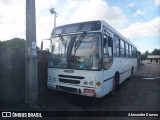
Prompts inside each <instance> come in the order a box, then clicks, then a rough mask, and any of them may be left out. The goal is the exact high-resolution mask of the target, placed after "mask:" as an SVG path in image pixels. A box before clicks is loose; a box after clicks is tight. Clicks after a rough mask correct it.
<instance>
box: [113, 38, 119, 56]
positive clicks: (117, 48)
mask: <svg viewBox="0 0 160 120" xmlns="http://www.w3.org/2000/svg"><path fill="white" fill-rule="evenodd" d="M114 56H115V57H120V40H119V38H118V37H116V36H114Z"/></svg>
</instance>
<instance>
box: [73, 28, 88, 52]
mask: <svg viewBox="0 0 160 120" xmlns="http://www.w3.org/2000/svg"><path fill="white" fill-rule="evenodd" d="M86 35H87V32H86V31H83V33H82V34H81V36H80V37H79V39H78V40H77V41H76V42H75V48H76V49H75V53H76V51H77V49H78V48H79V46H80V44H81V43H82V40H83V39H84V38H85V36H86Z"/></svg>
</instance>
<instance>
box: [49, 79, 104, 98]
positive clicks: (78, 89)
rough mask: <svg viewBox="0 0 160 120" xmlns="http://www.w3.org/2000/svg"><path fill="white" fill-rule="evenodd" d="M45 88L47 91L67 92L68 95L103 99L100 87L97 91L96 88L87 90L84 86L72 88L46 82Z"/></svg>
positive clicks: (71, 86)
mask: <svg viewBox="0 0 160 120" xmlns="http://www.w3.org/2000/svg"><path fill="white" fill-rule="evenodd" d="M47 86H48V88H49V89H55V90H60V91H64V92H69V93H73V94H79V95H83V96H89V97H97V98H101V97H103V95H102V90H101V87H99V89H97V88H89V87H86V86H73V85H68V84H57V83H53V82H47Z"/></svg>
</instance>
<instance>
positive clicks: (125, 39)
mask: <svg viewBox="0 0 160 120" xmlns="http://www.w3.org/2000/svg"><path fill="white" fill-rule="evenodd" d="M96 22H97V23H98V22H100V23H101V28H103V26H105V28H106V29H107V30H109V31H111V32H112V33H114V34H115V35H117V36H118V37H119V38H121V39H123V40H124V41H125V42H127V43H129V44H130V45H132V46H133V47H135V48H136V46H135V45H134V44H133V43H132V42H131V41H129V39H127V38H125V37H124V36H123V35H122V34H121V33H120V32H118V31H117V30H116V29H114V28H113V27H112V26H111V25H109V24H108V23H107V22H105V21H104V20H93V21H84V22H77V23H71V24H66V25H61V26H57V27H55V28H54V29H53V30H52V33H51V36H52V35H53V34H54V32H55V29H58V28H61V27H66V26H74V25H77V24H89V23H94V24H95V23H96ZM93 30H98V29H95V28H94V29H93Z"/></svg>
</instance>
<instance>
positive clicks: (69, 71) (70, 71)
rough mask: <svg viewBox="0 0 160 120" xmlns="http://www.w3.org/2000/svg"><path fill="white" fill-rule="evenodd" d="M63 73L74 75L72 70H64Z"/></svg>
mask: <svg viewBox="0 0 160 120" xmlns="http://www.w3.org/2000/svg"><path fill="white" fill-rule="evenodd" d="M64 72H68V73H74V70H64Z"/></svg>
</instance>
